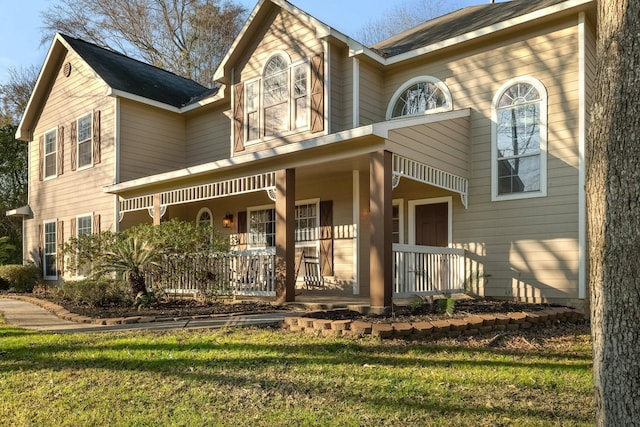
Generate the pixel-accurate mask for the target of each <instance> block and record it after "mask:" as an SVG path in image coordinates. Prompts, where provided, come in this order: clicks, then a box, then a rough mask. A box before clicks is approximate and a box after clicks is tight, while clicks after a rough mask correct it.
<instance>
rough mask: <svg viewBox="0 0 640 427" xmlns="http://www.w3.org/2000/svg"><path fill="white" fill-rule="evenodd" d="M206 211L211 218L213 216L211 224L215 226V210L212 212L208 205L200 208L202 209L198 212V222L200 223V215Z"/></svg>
mask: <svg viewBox="0 0 640 427" xmlns="http://www.w3.org/2000/svg"><path fill="white" fill-rule="evenodd" d="M205 212H206V213H208V214H209V218H211V219H210V220H209V225H210V226H212V227H213V212H211V209H209V208H208V207H206V206H205V207H203V208H200V210H199V211H198V213H197V214H196V224H200V215H202V214H203V213H205Z"/></svg>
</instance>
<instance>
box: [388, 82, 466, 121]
mask: <svg viewBox="0 0 640 427" xmlns="http://www.w3.org/2000/svg"><path fill="white" fill-rule="evenodd" d="M452 108H453V103H452V100H451V93H450V92H449V89H448V88H447V86H446V85H445V84H444V83H442V82H441V81H440V80H438V79H436V78H435V77H430V76H422V77H416V78H413V79H411V80H409V81H408V82H406V83H405V84H403V85H402V86H401V87H400V88H399V89H398V90H397V91H396V93H394V94H393V97H392V98H391V102H390V103H389V107H388V109H387V118H388V119H392V118H397V117H406V116H417V115H420V114H430V113H437V112H441V111H449V110H451V109H452Z"/></svg>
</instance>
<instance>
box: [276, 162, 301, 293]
mask: <svg viewBox="0 0 640 427" xmlns="http://www.w3.org/2000/svg"><path fill="white" fill-rule="evenodd" d="M295 178H296V170H295V169H284V170H279V171H277V172H276V224H275V225H276V265H275V281H276V282H275V287H276V303H278V304H281V303H283V302H291V301H295V290H296V289H295V288H296V278H295V256H296V249H295V244H296V242H295V236H294V233H295V227H296V222H295V206H296V196H295V195H296V182H295Z"/></svg>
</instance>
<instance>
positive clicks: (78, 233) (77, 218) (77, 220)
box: [74, 212, 94, 279]
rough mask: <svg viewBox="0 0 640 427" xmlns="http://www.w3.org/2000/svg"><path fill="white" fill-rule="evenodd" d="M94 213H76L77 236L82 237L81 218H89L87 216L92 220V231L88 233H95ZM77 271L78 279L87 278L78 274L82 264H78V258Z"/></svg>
mask: <svg viewBox="0 0 640 427" xmlns="http://www.w3.org/2000/svg"><path fill="white" fill-rule="evenodd" d="M93 215H94V213H93V212H88V213H84V214H79V215H76V224H75V225H76V229H75V230H74V232H75V236H76V237H80V218H87V217H88V218H89V220H90V221H91V231H90V232H89V233H88V234H93V232H94V224H93ZM75 271H76V279H84V278H85V276H84V275H83V274H78V272H79V271H80V266H79V265H78V261H77V258H76V266H75Z"/></svg>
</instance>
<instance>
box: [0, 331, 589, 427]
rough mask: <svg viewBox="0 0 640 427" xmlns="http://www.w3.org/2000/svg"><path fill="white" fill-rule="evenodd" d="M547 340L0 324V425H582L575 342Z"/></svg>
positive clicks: (585, 361) (583, 373) (584, 413)
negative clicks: (60, 330)
mask: <svg viewBox="0 0 640 427" xmlns="http://www.w3.org/2000/svg"><path fill="white" fill-rule="evenodd" d="M558 334H559V335H560V336H558V337H553V336H551V337H546V338H540V339H536V340H535V341H534V340H533V339H532V338H529V339H527V338H526V337H520V336H513V337H506V338H505V340H500V341H499V342H498V343H495V342H492V345H491V347H486V346H485V347H481V346H479V347H473V346H469V345H461V346H456V345H453V344H452V343H451V342H447V343H439V344H434V343H419V342H408V343H407V342H400V341H389V342H387V341H378V340H375V339H372V338H362V339H355V338H349V339H346V338H328V337H327V338H324V337H316V336H309V335H300V334H296V333H283V332H281V331H276V330H267V329H222V330H212V331H183V332H174V331H171V332H126V333H125V332H122V333H106V332H105V333H97V334H46V333H37V332H29V331H24V330H21V329H16V328H12V327H9V326H7V325H6V324H4V323H1V321H0V420H2V422H0V424H2V425H11V426H40V425H41V426H60V425H64V426H89V425H91V426H164V425H175V426H215V425H224V426H249V425H250V426H304V425H308V426H312V425H313V426H316V425H320V426H323V425H324V426H383V425H389V426H447V425H452V426H500V425H513V426H527V425H563V426H572V425H593V424H594V419H595V418H594V417H595V416H594V402H593V398H592V394H593V391H592V377H591V346H590V341H589V338H588V334H587V331H586V329H585V328H582V329H579V330H578V332H577V333H576V332H571V333H567V332H566V331H564V330H561V329H559V330H558ZM523 340H524V341H523ZM496 345H497V347H496Z"/></svg>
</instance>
